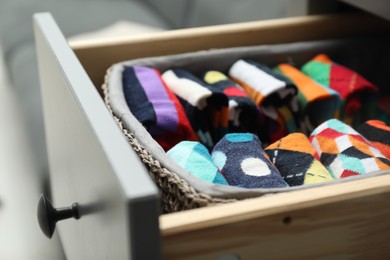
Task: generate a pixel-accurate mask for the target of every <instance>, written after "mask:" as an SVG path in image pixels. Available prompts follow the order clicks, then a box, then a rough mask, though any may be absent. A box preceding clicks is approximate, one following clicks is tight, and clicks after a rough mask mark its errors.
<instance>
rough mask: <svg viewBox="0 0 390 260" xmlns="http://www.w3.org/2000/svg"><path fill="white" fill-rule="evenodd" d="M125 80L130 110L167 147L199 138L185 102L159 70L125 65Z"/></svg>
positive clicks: (123, 77)
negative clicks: (172, 89)
mask: <svg viewBox="0 0 390 260" xmlns="http://www.w3.org/2000/svg"><path fill="white" fill-rule="evenodd" d="M122 82H123V92H124V95H125V99H126V102H127V105H128V107H129V109H130V111H131V112H132V113H133V114H134V116H135V117H136V118H137V119H138V120H139V121H140V122H141V123H142V124H143V125H144V126H145V128H146V129H147V130H148V131H149V133H150V134H151V135H152V136H153V138H154V139H155V140H156V141H157V142H158V143H159V144H160V145H161V146H162V148H164V150H168V149H170V148H171V147H172V146H174V145H175V144H177V143H178V142H180V141H183V140H193V141H197V140H198V138H197V136H196V135H195V132H194V131H193V129H192V127H191V125H190V123H189V121H188V119H187V117H186V115H185V112H184V109H183V107H182V105H181V104H180V102H179V101H178V99H177V98H176V97H175V95H174V94H173V93H172V92H171V91H170V90H169V89H168V88H167V87H166V85H165V84H164V82H163V81H162V80H161V77H160V73H159V72H158V71H157V70H155V69H153V68H149V67H140V66H135V67H125V69H124V71H123V75H122Z"/></svg>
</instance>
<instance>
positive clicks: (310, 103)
mask: <svg viewBox="0 0 390 260" xmlns="http://www.w3.org/2000/svg"><path fill="white" fill-rule="evenodd" d="M275 70H276V71H277V72H279V73H281V74H283V75H284V76H286V77H287V78H289V79H290V80H291V81H292V82H293V83H294V84H295V86H297V88H298V105H299V110H300V116H299V117H300V122H301V124H300V125H301V131H302V132H304V133H305V134H310V133H311V131H313V130H314V127H316V126H318V125H320V124H321V123H323V122H324V121H326V120H328V119H331V118H334V116H335V115H336V114H338V110H339V107H340V96H339V95H338V93H337V92H336V91H334V90H332V89H330V88H328V87H325V86H323V85H321V84H319V83H318V82H316V81H314V80H312V79H311V78H309V77H308V76H306V75H305V74H303V73H302V72H301V71H299V70H298V69H296V68H295V67H293V66H291V65H289V64H280V65H278V66H277V67H276V68H275ZM307 122H308V124H307Z"/></svg>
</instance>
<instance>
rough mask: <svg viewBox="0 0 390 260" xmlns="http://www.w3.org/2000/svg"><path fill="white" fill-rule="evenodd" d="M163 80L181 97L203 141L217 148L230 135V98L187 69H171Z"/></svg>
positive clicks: (164, 74) (163, 76) (193, 125)
mask: <svg viewBox="0 0 390 260" xmlns="http://www.w3.org/2000/svg"><path fill="white" fill-rule="evenodd" d="M162 78H163V80H164V81H165V83H166V84H167V86H168V87H169V88H170V89H171V90H172V92H173V93H175V94H176V95H177V96H178V97H179V100H180V101H181V102H182V104H183V106H184V108H185V111H186V114H187V116H188V118H189V119H190V122H191V125H192V127H193V128H194V129H195V131H196V133H197V134H198V136H199V139H200V140H201V142H202V143H203V144H205V145H206V146H207V147H208V148H209V149H210V148H211V147H213V145H214V144H215V143H216V142H217V141H219V140H220V139H221V138H222V137H223V136H224V135H225V134H226V133H227V129H228V113H229V109H228V104H229V101H228V98H227V96H226V95H225V94H224V93H223V92H221V91H217V90H212V89H211V88H210V86H208V85H207V84H206V83H204V82H203V81H202V80H200V79H198V78H197V77H195V76H194V75H193V74H192V73H190V72H188V71H186V70H182V69H173V70H168V71H166V72H164V73H163V75H162Z"/></svg>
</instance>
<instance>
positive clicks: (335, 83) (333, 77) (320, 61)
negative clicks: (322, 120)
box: [302, 54, 378, 126]
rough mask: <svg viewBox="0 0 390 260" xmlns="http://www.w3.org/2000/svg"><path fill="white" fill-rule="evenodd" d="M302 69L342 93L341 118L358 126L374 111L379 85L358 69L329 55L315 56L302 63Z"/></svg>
mask: <svg viewBox="0 0 390 260" xmlns="http://www.w3.org/2000/svg"><path fill="white" fill-rule="evenodd" d="M302 72H303V73H305V74H306V75H307V76H309V77H310V78H312V79H314V80H315V81H317V82H319V83H320V84H322V85H324V86H326V87H329V88H331V89H333V90H335V91H336V92H337V93H339V95H340V97H341V109H340V119H341V120H343V121H344V122H345V123H348V124H349V125H354V126H358V125H360V124H361V123H362V122H364V121H365V120H367V119H370V118H371V116H372V115H373V114H374V113H375V110H373V108H374V106H373V104H374V103H375V97H376V93H377V92H378V88H377V87H376V86H374V85H373V84H372V83H371V82H369V81H367V80H366V79H365V78H363V77H362V76H360V75H359V74H357V73H356V72H354V71H352V70H350V69H348V68H346V67H344V66H342V65H340V64H337V63H335V62H333V61H332V60H331V59H330V58H329V57H328V56H327V55H325V54H319V55H317V56H316V57H314V59H312V60H311V61H309V62H308V63H306V64H305V65H304V66H303V67H302ZM362 120H363V121H362Z"/></svg>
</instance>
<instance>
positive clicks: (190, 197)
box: [102, 68, 236, 213]
mask: <svg viewBox="0 0 390 260" xmlns="http://www.w3.org/2000/svg"><path fill="white" fill-rule="evenodd" d="M110 72H111V68H109V69H108V70H107V73H106V75H105V79H104V83H103V85H102V90H103V98H104V102H105V104H106V106H107V108H108V110H109V111H110V112H111V114H112V115H113V117H114V119H115V121H116V123H117V124H118V126H119V128H120V129H121V130H122V132H123V134H124V135H125V136H126V139H127V141H128V143H129V144H130V145H131V146H132V147H133V149H134V151H135V152H136V153H137V154H138V156H139V157H140V159H141V160H142V162H143V163H144V164H145V165H146V166H147V168H148V170H149V174H150V176H151V177H152V179H153V180H154V182H155V183H156V184H157V186H158V187H159V189H160V194H161V210H162V212H163V213H170V212H177V211H182V210H187V209H194V208H199V207H205V206H210V205H215V204H220V203H229V202H233V201H236V200H235V199H221V198H214V197H211V196H209V195H207V194H204V193H200V192H197V191H196V190H195V189H194V188H193V187H191V186H190V185H189V184H188V183H187V182H186V181H185V180H184V179H183V178H181V177H179V176H178V175H177V174H176V173H174V172H172V171H170V170H168V169H167V168H165V167H163V166H162V165H161V163H160V162H159V161H158V160H156V159H155V158H154V157H153V155H152V154H151V153H150V152H149V151H148V150H147V149H146V148H145V147H143V146H142V145H141V144H140V143H139V142H138V140H137V138H136V137H135V136H134V134H133V133H131V132H130V131H129V130H128V129H126V128H125V127H124V126H123V123H122V121H121V120H120V119H119V118H118V117H117V116H115V114H114V113H113V111H112V109H111V105H110V101H109V94H108V92H109V90H108V79H109V77H110ZM129 174H130V173H129Z"/></svg>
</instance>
